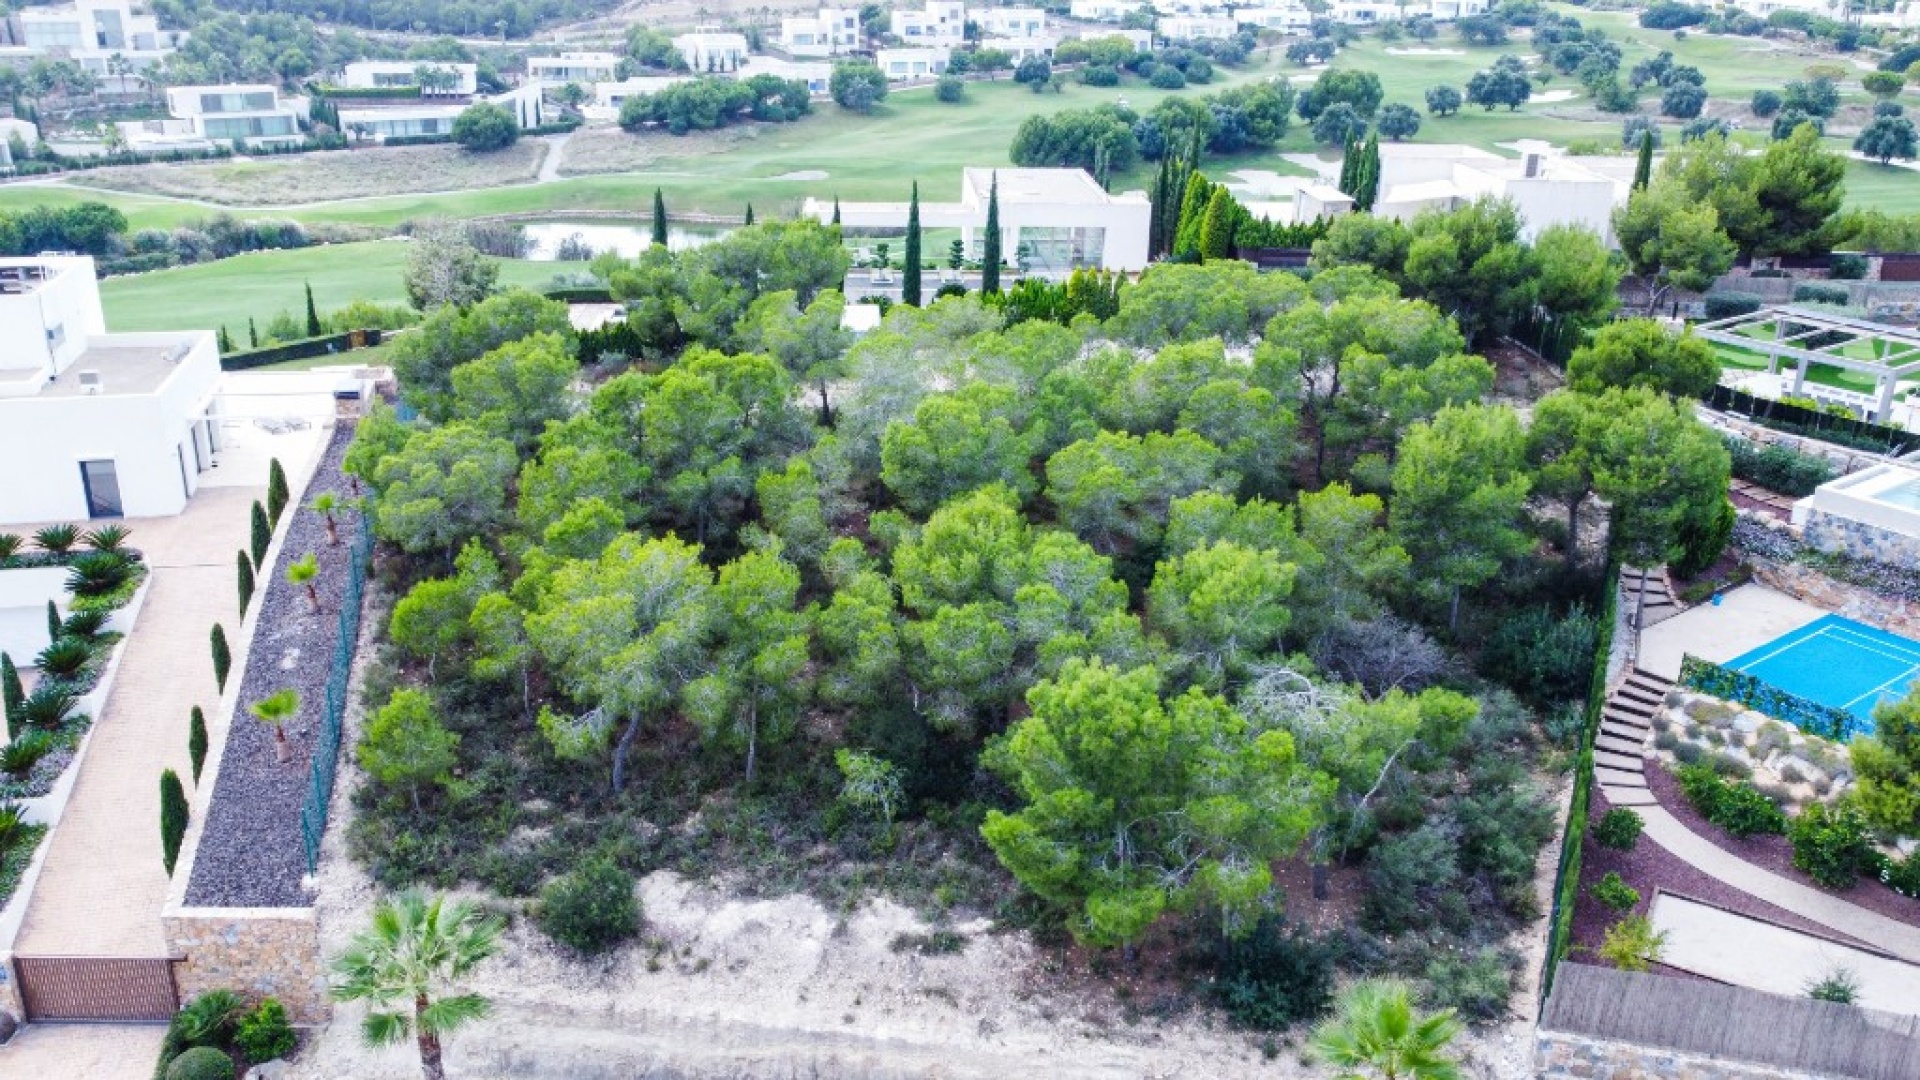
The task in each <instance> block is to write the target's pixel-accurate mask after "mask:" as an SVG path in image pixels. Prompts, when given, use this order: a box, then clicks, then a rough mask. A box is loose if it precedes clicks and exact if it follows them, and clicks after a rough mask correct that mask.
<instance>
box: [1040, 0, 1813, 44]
mask: <svg viewBox="0 0 1920 1080" xmlns="http://www.w3.org/2000/svg"><path fill="white" fill-rule="evenodd" d="M1755 2H1786V3H1793V2H1822V0H1755ZM1492 7H1493V2H1492V0H1409V2H1408V3H1406V4H1400V3H1396V2H1393V0H1333V2H1332V3H1329V4H1326V5H1324V8H1323V10H1321V11H1320V12H1319V13H1318V14H1316V13H1315V11H1314V10H1313V9H1311V8H1309V7H1308V5H1307V4H1306V2H1305V0H1072V3H1071V5H1070V6H1069V7H1068V11H1069V13H1070V14H1071V15H1072V17H1073V18H1075V19H1077V20H1079V21H1081V22H1104V23H1117V22H1120V21H1122V20H1123V19H1125V18H1126V17H1127V16H1128V15H1130V14H1132V13H1134V12H1136V11H1139V10H1141V9H1142V8H1146V9H1148V10H1150V11H1152V12H1153V14H1154V15H1155V27H1154V28H1155V30H1156V31H1157V32H1158V33H1159V35H1160V37H1161V38H1162V39H1163V40H1166V41H1183V40H1198V39H1206V38H1227V37H1232V36H1233V35H1234V34H1236V33H1238V32H1239V31H1240V29H1241V28H1243V27H1249V28H1253V29H1257V30H1276V31H1279V32H1281V33H1285V34H1304V33H1306V32H1307V29H1308V27H1309V26H1310V25H1311V24H1312V22H1313V20H1314V19H1316V18H1325V19H1330V20H1332V21H1333V22H1338V23H1347V24H1349V25H1353V26H1369V25H1373V24H1375V23H1382V22H1386V21H1388V20H1390V19H1416V18H1421V17H1425V18H1430V19H1432V20H1434V21H1435V22H1452V21H1453V20H1455V19H1461V18H1466V17H1467V16H1470V15H1484V14H1486V13H1487V11H1488V10H1490V9H1491V8H1492Z"/></svg>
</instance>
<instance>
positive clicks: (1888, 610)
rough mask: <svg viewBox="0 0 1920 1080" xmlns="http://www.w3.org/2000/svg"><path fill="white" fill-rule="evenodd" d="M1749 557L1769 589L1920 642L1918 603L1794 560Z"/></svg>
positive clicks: (1755, 571) (1758, 575)
mask: <svg viewBox="0 0 1920 1080" xmlns="http://www.w3.org/2000/svg"><path fill="white" fill-rule="evenodd" d="M1750 559H1751V562H1752V564H1753V576H1754V578H1755V579H1757V580H1758V581H1759V582H1760V583H1761V584H1762V585H1765V586H1767V587H1768V588H1770V589H1774V590H1777V591H1779V592H1783V593H1786V594H1787V595H1788V596H1791V597H1793V598H1794V599H1796V600H1800V601H1803V602H1805V603H1808V604H1812V605H1813V606H1814V607H1817V608H1820V609H1821V610H1823V611H1831V612H1833V613H1835V614H1836V615H1840V616H1842V617H1843V618H1848V619H1852V620H1854V621H1856V622H1863V623H1866V624H1867V625H1868V626H1877V627H1879V628H1880V629H1882V630H1885V631H1887V632H1888V633H1890V634H1899V635H1900V636H1901V637H1905V638H1913V639H1915V640H1917V641H1920V604H1915V603H1909V602H1907V601H1904V600H1897V599H1894V598H1892V597H1888V596H1883V595H1881V594H1880V593H1877V592H1874V591H1873V590H1871V589H1863V588H1861V587H1859V586H1857V585H1848V584H1846V583H1845V582H1841V581H1835V580H1834V579H1833V578H1831V577H1828V576H1827V575H1825V574H1823V573H1821V572H1820V571H1818V570H1815V569H1813V568H1812V567H1808V566H1801V565H1799V564H1798V563H1777V562H1774V561H1773V560H1772V559H1763V558H1758V557H1750Z"/></svg>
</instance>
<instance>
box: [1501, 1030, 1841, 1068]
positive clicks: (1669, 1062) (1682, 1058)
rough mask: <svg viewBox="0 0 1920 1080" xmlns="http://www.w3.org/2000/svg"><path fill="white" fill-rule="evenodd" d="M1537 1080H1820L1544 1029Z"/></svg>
mask: <svg viewBox="0 0 1920 1080" xmlns="http://www.w3.org/2000/svg"><path fill="white" fill-rule="evenodd" d="M1533 1064H1534V1073H1533V1075H1534V1076H1535V1077H1536V1080H1820V1078H1819V1077H1816V1076H1814V1075H1812V1074H1811V1073H1801V1072H1789V1071H1786V1070H1782V1069H1776V1068H1772V1067H1770V1066H1766V1065H1751V1064H1747V1063H1745V1062H1739V1061H1728V1060H1726V1059H1725V1058H1713V1057H1704V1056H1701V1055H1698V1054H1684V1053H1677V1052H1675V1051H1672V1050H1659V1049H1655V1048H1653V1047H1650V1046H1640V1045H1637V1044H1635V1043H1624V1042H1611V1041H1608V1040H1604V1039H1593V1038H1588V1037H1586V1036H1583V1035H1568V1034H1564V1033H1561V1032H1557V1031H1547V1030H1544V1029H1543V1030H1541V1031H1540V1032H1538V1034H1537V1035H1536V1037H1535V1040H1534V1057H1533Z"/></svg>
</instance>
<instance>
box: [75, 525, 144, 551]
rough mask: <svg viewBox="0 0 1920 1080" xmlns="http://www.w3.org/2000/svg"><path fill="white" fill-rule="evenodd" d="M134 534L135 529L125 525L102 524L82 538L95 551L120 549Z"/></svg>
mask: <svg viewBox="0 0 1920 1080" xmlns="http://www.w3.org/2000/svg"><path fill="white" fill-rule="evenodd" d="M132 535H133V530H131V529H129V528H127V527H126V526H125V525H102V526H100V527H99V528H97V529H95V530H93V531H92V532H90V533H88V534H86V535H85V536H83V537H81V538H80V539H81V540H83V541H85V542H86V545H87V546H88V547H90V548H92V549H93V550H95V551H119V550H120V549H121V548H123V547H125V546H126V543H127V538H128V537H130V536H132Z"/></svg>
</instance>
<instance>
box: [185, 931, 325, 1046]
mask: <svg viewBox="0 0 1920 1080" xmlns="http://www.w3.org/2000/svg"><path fill="white" fill-rule="evenodd" d="M161 922H162V924H163V925H164V927H165V929H166V935H167V947H168V949H169V950H170V951H171V952H172V953H173V955H175V956H179V957H183V958H184V959H183V960H182V961H181V962H180V963H179V964H178V965H176V966H175V968H174V977H175V979H176V980H177V981H178V983H179V986H180V1000H182V1001H187V1000H190V999H192V998H193V997H194V996H196V995H198V994H200V993H203V992H205V991H207V990H213V989H218V988H223V987H224V988H226V989H229V990H234V991H237V992H239V993H240V994H241V995H242V996H254V997H264V996H266V995H269V994H270V995H272V996H274V997H276V998H279V999H280V1003H281V1004H282V1005H285V1006H286V1007H287V1016H288V1018H289V1019H291V1020H292V1021H293V1022H294V1023H296V1024H320V1023H325V1022H326V1020H327V1018H328V1016H329V1014H330V1011H331V1005H330V1003H329V1001H328V997H327V972H326V966H325V964H324V963H323V961H322V960H321V957H320V928H319V924H318V923H317V922H315V920H314V913H313V909H312V908H178V909H173V910H169V911H168V912H167V913H166V915H165V916H164V917H163V918H162V920H161Z"/></svg>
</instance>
